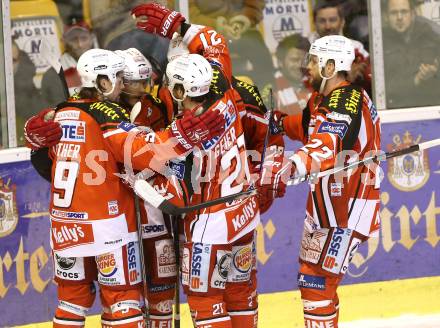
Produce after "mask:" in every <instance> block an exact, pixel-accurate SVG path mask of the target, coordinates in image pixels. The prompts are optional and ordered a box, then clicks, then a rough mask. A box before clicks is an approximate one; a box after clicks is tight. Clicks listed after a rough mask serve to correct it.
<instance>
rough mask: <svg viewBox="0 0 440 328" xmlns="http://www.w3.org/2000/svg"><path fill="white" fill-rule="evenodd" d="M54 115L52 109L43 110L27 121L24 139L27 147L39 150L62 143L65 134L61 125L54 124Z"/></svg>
mask: <svg viewBox="0 0 440 328" xmlns="http://www.w3.org/2000/svg"><path fill="white" fill-rule="evenodd" d="M54 114H55V111H54V110H53V109H52V108H47V109H43V110H42V111H41V112H40V113H38V114H37V115H35V116H32V117H31V118H30V119H28V120H27V121H26V123H25V125H24V137H25V139H26V141H27V145H26V146H27V147H29V148H31V149H33V150H37V149H40V148H46V147H51V146H55V145H56V144H57V143H58V142H59V141H60V139H61V136H62V134H63V132H62V130H61V125H60V123H58V122H54V120H53V118H54Z"/></svg>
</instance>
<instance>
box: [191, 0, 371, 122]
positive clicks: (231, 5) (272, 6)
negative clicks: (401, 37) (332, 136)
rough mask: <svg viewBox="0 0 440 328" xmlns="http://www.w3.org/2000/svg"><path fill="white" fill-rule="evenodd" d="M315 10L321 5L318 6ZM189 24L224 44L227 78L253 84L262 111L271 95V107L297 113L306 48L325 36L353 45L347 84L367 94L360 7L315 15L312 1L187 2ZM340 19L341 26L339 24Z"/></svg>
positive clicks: (306, 91)
mask: <svg viewBox="0 0 440 328" xmlns="http://www.w3.org/2000/svg"><path fill="white" fill-rule="evenodd" d="M319 4H321V3H319ZM189 5H190V7H189V16H190V20H191V22H192V23H196V24H201V25H206V26H212V27H214V28H215V29H216V30H217V31H218V32H220V33H222V34H223V35H224V36H225V38H226V39H227V40H228V45H229V50H230V53H231V61H232V70H233V74H234V75H235V76H236V77H237V78H238V79H240V80H243V81H245V82H248V83H251V84H255V85H256V86H258V88H259V90H260V93H261V95H262V97H263V100H264V102H265V104H266V105H269V104H270V103H271V102H270V99H269V94H270V92H269V89H270V88H272V89H273V94H274V98H275V100H276V101H275V106H276V107H277V108H278V109H280V110H282V111H284V112H286V113H288V114H293V113H299V112H300V111H301V110H302V109H303V108H304V107H305V105H306V102H307V100H308V97H309V96H310V94H311V92H312V91H313V85H311V84H310V80H309V79H308V77H307V76H306V69H305V67H304V65H303V63H304V62H306V61H305V60H304V57H305V55H306V53H307V52H308V50H309V48H310V43H311V42H313V41H314V40H316V39H317V38H319V37H321V36H324V35H329V34H344V35H346V36H347V37H350V38H353V39H356V40H358V41H356V44H355V46H356V50H357V51H356V60H355V64H354V69H353V72H352V74H350V78H351V79H352V80H353V81H356V82H357V83H359V84H361V85H362V86H364V87H365V88H366V89H367V91H370V90H371V70H370V63H369V54H368V51H367V49H368V16H367V12H368V10H367V2H366V1H356V2H355V3H354V2H352V1H345V2H342V8H341V9H340V11H338V10H337V9H336V8H326V9H324V10H320V12H319V15H318V16H317V17H316V18H317V19H316V24H315V23H314V16H313V10H312V9H313V8H314V7H315V6H316V5H318V3H317V2H316V1H260V0H259V1H246V0H243V1H216V2H208V1H195V0H193V1H189ZM343 17H345V25H344V19H343Z"/></svg>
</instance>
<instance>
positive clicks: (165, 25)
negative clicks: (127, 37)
mask: <svg viewBox="0 0 440 328" xmlns="http://www.w3.org/2000/svg"><path fill="white" fill-rule="evenodd" d="M131 15H132V16H133V17H134V18H135V19H136V26H137V28H138V29H140V30H143V31H145V32H148V33H154V34H159V35H161V36H163V37H165V38H168V39H171V38H172V37H173V33H174V32H176V31H177V29H178V28H179V27H180V25H181V24H182V23H183V22H184V21H185V17H183V16H182V14H181V13H179V12H177V11H171V10H170V9H168V8H166V7H164V6H162V5H160V4H158V3H148V4H143V5H139V6H136V7H134V8H133V9H132V10H131Z"/></svg>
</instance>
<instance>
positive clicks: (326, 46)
mask: <svg viewBox="0 0 440 328" xmlns="http://www.w3.org/2000/svg"><path fill="white" fill-rule="evenodd" d="M354 58H355V51H354V48H353V45H352V43H351V41H350V40H349V39H347V38H345V37H343V36H339V35H331V36H325V37H322V38H320V39H317V40H316V41H315V42H314V43H313V44H312V45H311V47H310V51H309V60H308V65H307V70H308V73H309V74H310V77H311V81H312V84H313V88H314V90H315V91H314V92H313V94H312V96H311V98H310V100H309V102H308V104H307V107H306V108H305V109H304V111H303V112H302V113H301V114H298V115H291V116H286V115H285V114H282V113H279V112H278V113H276V115H275V117H276V122H277V127H276V128H275V129H274V130H277V129H279V130H280V131H282V132H284V133H285V134H286V135H287V136H288V137H290V138H291V139H294V140H299V141H302V142H303V144H304V146H303V147H302V148H300V149H299V150H297V151H296V152H295V154H294V155H293V156H292V157H290V159H291V160H292V162H293V167H294V176H295V177H299V176H303V175H305V174H310V173H317V172H319V171H324V170H326V169H329V168H332V167H334V166H336V165H341V164H343V163H346V162H347V161H348V160H351V161H356V160H358V159H359V158H360V159H362V158H364V157H365V156H372V155H374V154H377V152H378V151H379V150H380V122H379V116H378V115H377V112H376V108H375V107H374V105H373V103H372V101H371V99H370V97H369V96H368V94H367V93H366V92H365V91H364V90H363V89H362V88H360V87H357V86H354V85H353V84H351V83H350V82H348V81H347V79H346V78H347V72H348V71H349V70H350V67H351V64H352V62H353V60H354ZM377 169H378V166H377V165H376V164H374V165H372V166H360V167H358V168H357V169H354V170H350V171H349V172H344V174H333V175H327V176H323V177H321V178H316V179H315V180H312V181H311V183H310V195H309V199H308V202H307V209H306V218H305V222H304V232H303V237H302V242H301V249H300V255H299V258H300V269H299V273H298V287H299V289H300V291H301V298H302V301H303V307H304V321H305V327H307V328H311V327H337V326H338V314H339V299H338V295H337V288H338V286H339V284H340V282H341V280H342V279H343V276H344V274H345V273H346V271H347V268H348V265H349V263H350V261H351V259H352V257H353V255H354V254H355V252H356V250H357V248H358V246H359V244H360V243H362V242H364V241H366V240H367V239H368V238H369V237H370V236H372V235H376V234H377V233H378V229H379V224H380V220H379V184H380V181H379V174H378V173H379V172H378V171H377Z"/></svg>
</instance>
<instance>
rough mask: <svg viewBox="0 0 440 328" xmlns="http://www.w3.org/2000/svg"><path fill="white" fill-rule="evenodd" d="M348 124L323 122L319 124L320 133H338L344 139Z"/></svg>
mask: <svg viewBox="0 0 440 328" xmlns="http://www.w3.org/2000/svg"><path fill="white" fill-rule="evenodd" d="M347 130H348V126H347V124H345V123H333V122H322V124H321V125H320V126H319V129H318V133H331V134H336V135H338V136H339V137H340V138H341V139H344V137H345V134H346V133H347Z"/></svg>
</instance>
